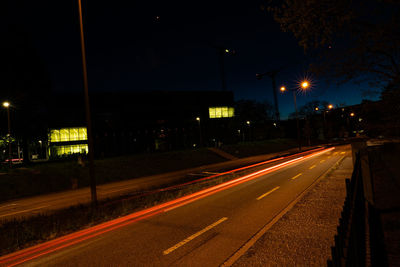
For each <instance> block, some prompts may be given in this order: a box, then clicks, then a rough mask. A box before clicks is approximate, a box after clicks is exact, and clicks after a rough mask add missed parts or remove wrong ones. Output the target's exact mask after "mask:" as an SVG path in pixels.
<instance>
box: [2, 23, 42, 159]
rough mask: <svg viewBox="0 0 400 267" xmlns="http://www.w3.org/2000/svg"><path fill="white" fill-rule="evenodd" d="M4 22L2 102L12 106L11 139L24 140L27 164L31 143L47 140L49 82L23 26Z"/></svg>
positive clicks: (23, 146) (23, 145)
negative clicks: (7, 102)
mask: <svg viewBox="0 0 400 267" xmlns="http://www.w3.org/2000/svg"><path fill="white" fill-rule="evenodd" d="M4 22H5V23H4V24H3V25H2V26H3V27H2V28H1V31H0V33H1V36H2V41H1V42H0V58H1V63H0V84H1V86H0V94H1V98H2V99H1V101H4V100H8V101H10V103H11V107H10V113H11V128H12V129H11V132H12V136H14V137H16V138H17V139H18V140H21V141H22V148H23V152H24V161H29V145H30V143H31V142H32V141H35V139H36V141H38V139H40V140H43V142H44V141H45V140H46V134H47V125H46V111H47V110H46V106H47V105H46V102H47V99H48V97H49V92H50V80H49V78H48V76H47V72H46V71H45V66H44V64H43V62H42V60H41V58H40V57H39V55H38V53H37V50H36V49H35V46H34V44H33V42H32V38H30V36H29V34H28V33H27V32H26V31H25V30H24V28H23V27H22V26H21V25H18V24H11V23H7V21H4Z"/></svg>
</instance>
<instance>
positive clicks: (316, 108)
mask: <svg viewBox="0 0 400 267" xmlns="http://www.w3.org/2000/svg"><path fill="white" fill-rule="evenodd" d="M331 109H333V105H332V104H329V105H328V106H326V107H325V108H324V109H322V110H321V112H322V115H323V117H324V132H325V128H326V118H325V113H327V112H328V111H329V110H331ZM318 110H320V109H319V107H315V111H318Z"/></svg>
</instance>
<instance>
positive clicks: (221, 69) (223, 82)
mask: <svg viewBox="0 0 400 267" xmlns="http://www.w3.org/2000/svg"><path fill="white" fill-rule="evenodd" d="M213 47H214V48H215V49H217V53H218V62H219V74H220V76H221V86H222V91H227V85H226V75H225V54H229V55H235V54H236V51H235V50H230V49H228V48H225V47H223V46H213Z"/></svg>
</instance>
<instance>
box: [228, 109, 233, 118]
mask: <svg viewBox="0 0 400 267" xmlns="http://www.w3.org/2000/svg"><path fill="white" fill-rule="evenodd" d="M233 116H235V108H229V110H228V117H230V118H231V117H233Z"/></svg>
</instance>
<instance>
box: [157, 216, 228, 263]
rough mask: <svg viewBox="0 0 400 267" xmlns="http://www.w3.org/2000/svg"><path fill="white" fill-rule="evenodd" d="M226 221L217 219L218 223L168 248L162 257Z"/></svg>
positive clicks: (225, 218)
mask: <svg viewBox="0 0 400 267" xmlns="http://www.w3.org/2000/svg"><path fill="white" fill-rule="evenodd" d="M226 220H228V217H223V218H221V219H219V220H218V221H216V222H215V223H213V224H210V225H209V226H207V227H206V228H204V229H203V230H201V231H199V232H197V233H195V234H193V235H191V236H189V237H188V238H186V239H185V240H183V241H181V242H179V243H178V244H176V245H175V246H172V247H170V248H169V249H166V250H164V251H163V254H164V255H168V254H169V253H171V252H172V251H174V250H176V249H177V248H179V247H181V246H183V245H185V244H186V243H188V242H190V241H192V240H193V239H195V238H196V237H198V236H200V235H201V234H204V233H205V232H207V231H208V230H210V229H211V228H214V227H215V226H217V225H218V224H220V223H222V222H224V221H226Z"/></svg>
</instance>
